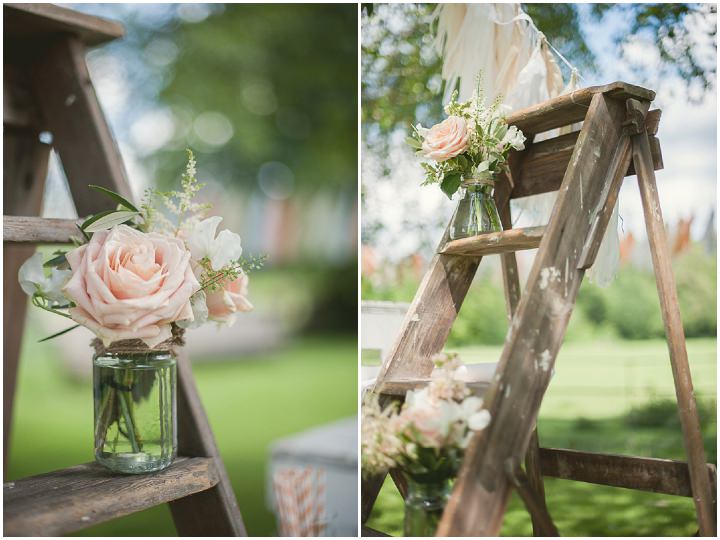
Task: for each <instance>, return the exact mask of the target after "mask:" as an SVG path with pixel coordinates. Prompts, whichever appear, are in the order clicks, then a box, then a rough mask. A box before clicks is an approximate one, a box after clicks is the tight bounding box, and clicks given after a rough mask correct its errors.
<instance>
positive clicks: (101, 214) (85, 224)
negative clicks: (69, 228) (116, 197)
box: [80, 210, 117, 230]
mask: <svg viewBox="0 0 720 540" xmlns="http://www.w3.org/2000/svg"><path fill="white" fill-rule="evenodd" d="M115 212H117V210H104V211H102V212H98V213H97V214H94V215H92V216H90V217H89V218H87V219H86V220H85V221H83V224H82V225H80V228H81V229H82V230H85V229H86V228H87V227H88V225H92V224H93V223H95V222H96V221H97V220H98V219H100V218H104V217H105V216H108V215H110V214H113V213H115Z"/></svg>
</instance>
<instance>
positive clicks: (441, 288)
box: [360, 221, 481, 523]
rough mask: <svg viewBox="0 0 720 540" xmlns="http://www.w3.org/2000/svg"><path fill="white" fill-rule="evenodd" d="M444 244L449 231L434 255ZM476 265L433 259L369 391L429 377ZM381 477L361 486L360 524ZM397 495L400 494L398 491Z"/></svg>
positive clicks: (474, 260) (461, 260)
mask: <svg viewBox="0 0 720 540" xmlns="http://www.w3.org/2000/svg"><path fill="white" fill-rule="evenodd" d="M451 223H452V221H451ZM448 238H449V226H448V228H447V229H446V230H445V234H444V235H443V238H442V239H441V240H440V244H439V245H438V249H437V250H436V251H440V249H442V247H443V246H444V245H445V243H446V242H447V241H448ZM480 259H481V257H466V256H458V255H442V254H440V253H437V254H436V255H435V256H434V257H433V259H432V261H431V262H430V266H429V268H428V271H427V272H426V273H425V276H424V277H423V280H422V282H421V283H420V286H419V287H418V290H417V292H416V293H415V297H414V298H413V301H412V303H411V304H410V308H409V309H408V312H407V314H406V315H405V319H404V321H403V324H402V327H401V329H400V332H399V333H398V337H397V339H396V340H395V343H394V345H393V348H392V349H391V351H390V353H389V354H388V357H387V358H386V359H385V361H384V362H383V365H382V367H381V368H380V373H379V374H378V377H377V382H376V383H375V387H374V389H373V391H375V392H379V391H381V390H382V385H383V382H384V381H386V380H389V379H392V378H393V377H428V376H430V373H431V372H432V369H433V364H432V360H431V358H432V356H433V355H434V354H436V353H438V352H440V351H441V350H442V349H443V347H444V346H445V342H446V341H447V338H448V335H449V334H450V329H451V328H452V325H453V323H454V322H455V319H456V317H457V314H458V312H459V311H460V307H461V306H462V303H463V300H464V299H465V295H466V294H467V291H468V289H469V288H470V285H471V284H472V281H473V278H474V277H475V272H476V271H477V268H478V265H479V264H480ZM381 399H383V398H382V397H381ZM381 403H382V402H381ZM386 476H387V475H386V474H382V475H376V476H374V477H372V478H369V479H366V480H364V481H363V482H362V489H361V512H360V513H361V520H362V523H365V521H367V519H368V518H369V517H370V513H371V511H372V507H373V505H374V504H375V501H376V499H377V496H378V494H379V493H380V489H381V488H382V485H383V483H384V481H385V477H386ZM393 480H395V479H393ZM395 481H396V485H397V480H395ZM398 489H399V490H400V491H401V493H402V489H401V486H398Z"/></svg>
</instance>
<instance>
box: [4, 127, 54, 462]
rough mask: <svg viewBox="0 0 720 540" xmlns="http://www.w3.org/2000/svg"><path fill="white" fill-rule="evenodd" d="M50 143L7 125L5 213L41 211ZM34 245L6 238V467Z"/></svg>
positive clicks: (5, 139)
mask: <svg viewBox="0 0 720 540" xmlns="http://www.w3.org/2000/svg"><path fill="white" fill-rule="evenodd" d="M49 157H50V147H49V146H48V145H46V144H43V143H41V142H40V141H39V140H38V138H37V135H36V134H35V133H33V132H32V131H25V130H16V129H13V128H9V129H5V133H4V138H3V158H4V159H3V177H4V182H3V213H4V214H11V215H12V214H15V215H18V214H19V215H23V214H37V213H39V212H40V208H41V205H42V195H43V188H44V186H45V177H46V175H47V168H48V159H49ZM34 250H35V248H34V247H33V246H31V245H12V244H8V243H5V242H3V276H4V278H3V332H4V338H3V468H5V467H6V466H7V454H8V449H9V448H10V444H9V441H10V428H11V424H12V416H13V401H14V397H15V383H16V380H17V369H18V362H19V359H20V345H21V342H22V335H23V328H24V326H25V312H26V309H27V304H28V299H27V295H26V294H25V293H24V292H23V290H22V289H21V288H20V284H19V283H18V281H17V273H18V270H20V266H22V264H23V263H24V262H25V261H26V260H27V259H28V257H30V256H31V255H32V254H33V251H34Z"/></svg>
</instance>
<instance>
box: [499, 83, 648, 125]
mask: <svg viewBox="0 0 720 540" xmlns="http://www.w3.org/2000/svg"><path fill="white" fill-rule="evenodd" d="M600 93H602V94H606V95H608V96H609V97H612V98H615V99H622V100H625V99H628V98H635V99H639V100H640V101H652V100H653V99H655V92H653V91H652V90H648V89H647V88H641V87H640V86H635V85H632V84H627V83H624V82H619V81H618V82H614V83H610V84H606V85H605V86H590V87H587V88H581V89H579V90H575V91H574V92H571V93H569V94H563V95H561V96H558V97H554V98H552V99H549V100H547V101H543V102H542V103H539V104H537V105H532V106H530V107H527V108H525V109H520V110H517V111H514V112H513V113H511V114H509V115H508V116H507V118H506V120H507V123H508V124H509V125H511V126H517V128H518V129H520V130H521V131H522V132H523V133H525V135H529V134H537V133H542V132H543V131H549V130H551V129H554V128H559V127H562V126H567V125H569V124H574V123H575V122H580V121H581V120H583V119H584V118H585V115H586V114H587V111H588V107H589V106H590V101H591V100H592V98H593V96H594V95H595V94H600Z"/></svg>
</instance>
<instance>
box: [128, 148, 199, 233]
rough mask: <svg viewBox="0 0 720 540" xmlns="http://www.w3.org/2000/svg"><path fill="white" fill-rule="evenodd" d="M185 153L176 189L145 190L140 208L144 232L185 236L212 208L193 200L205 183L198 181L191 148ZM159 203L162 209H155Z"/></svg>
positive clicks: (195, 163)
mask: <svg viewBox="0 0 720 540" xmlns="http://www.w3.org/2000/svg"><path fill="white" fill-rule="evenodd" d="M187 156H188V161H187V164H186V166H185V172H184V173H183V174H182V177H181V180H180V186H181V188H182V189H181V190H180V191H158V190H154V189H149V190H147V191H146V192H145V198H144V200H143V204H142V210H143V213H144V216H145V223H146V228H147V231H148V232H158V233H161V234H168V235H172V236H181V237H183V236H186V235H187V233H188V231H191V230H193V229H194V228H195V226H196V225H197V224H198V223H199V222H200V221H201V220H202V219H203V218H204V217H205V215H206V213H207V211H208V210H209V209H210V208H211V207H212V205H210V204H205V203H198V202H195V196H196V195H197V194H198V192H199V191H200V190H201V189H202V188H203V187H204V185H205V184H202V183H200V182H198V179H197V162H196V161H195V155H194V154H193V152H192V150H190V149H188V150H187ZM158 203H159V204H158ZM160 206H162V207H163V210H161V209H159V207H160Z"/></svg>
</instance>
